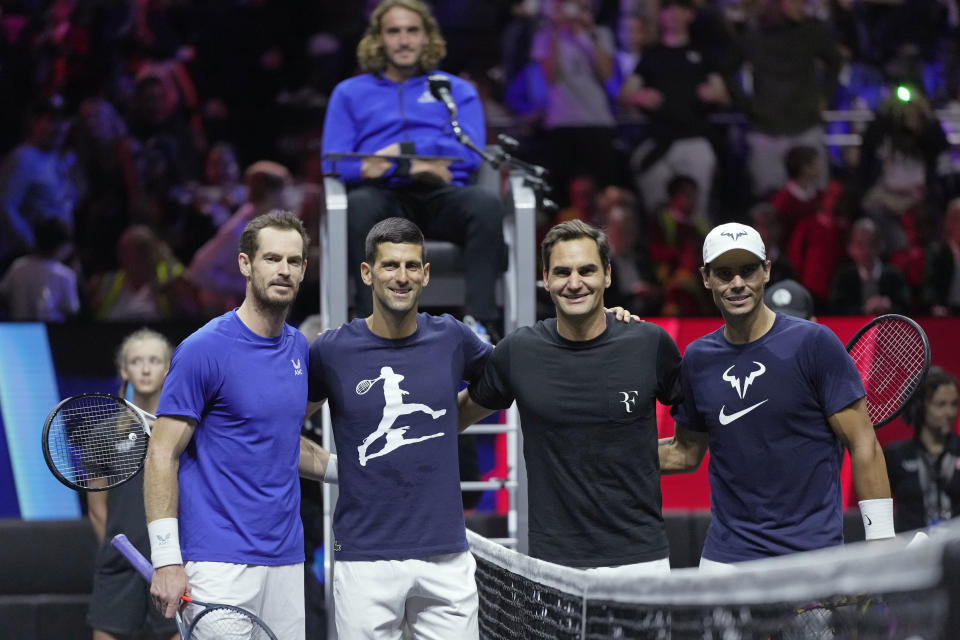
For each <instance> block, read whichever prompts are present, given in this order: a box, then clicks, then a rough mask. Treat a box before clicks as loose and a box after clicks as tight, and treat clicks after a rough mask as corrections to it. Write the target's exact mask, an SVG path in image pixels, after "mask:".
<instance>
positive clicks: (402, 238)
mask: <svg viewBox="0 0 960 640" xmlns="http://www.w3.org/2000/svg"><path fill="white" fill-rule="evenodd" d="M384 242H391V243H393V244H418V245H420V259H421V260H422V261H424V262H426V261H427V250H426V249H425V248H424V246H423V232H422V231H420V227H418V226H417V225H415V224H414V223H412V222H410V221H409V220H407V219H406V218H387V219H386V220H381V221H380V222H378V223H377V224H375V225H373V228H372V229H370V233H368V234H367V241H366V243H365V244H364V247H363V248H364V259H365V260H366V262H367V264H369V265H371V266H373V263H374V262H376V260H377V249H379V247H380V245H381V244H383V243H384Z"/></svg>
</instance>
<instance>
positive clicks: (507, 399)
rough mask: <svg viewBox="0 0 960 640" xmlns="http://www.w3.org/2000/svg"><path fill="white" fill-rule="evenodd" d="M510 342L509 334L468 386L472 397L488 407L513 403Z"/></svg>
mask: <svg viewBox="0 0 960 640" xmlns="http://www.w3.org/2000/svg"><path fill="white" fill-rule="evenodd" d="M510 343H511V337H510V336H507V337H506V338H504V339H503V340H501V341H500V343H499V344H498V345H497V347H496V348H495V349H494V350H493V353H491V354H490V357H489V358H487V362H486V365H484V367H483V371H482V373H481V375H480V378H479V379H478V380H477V381H476V382H475V383H473V384H471V385H470V386H469V387H468V392H469V393H470V398H471V399H473V401H474V402H476V403H477V404H479V405H480V406H481V407H486V408H487V409H506V408H507V407H509V406H510V405H511V404H513V399H514V393H513V389H512V388H511V386H510V378H509V370H510Z"/></svg>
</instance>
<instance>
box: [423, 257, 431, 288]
mask: <svg viewBox="0 0 960 640" xmlns="http://www.w3.org/2000/svg"><path fill="white" fill-rule="evenodd" d="M428 284H430V263H429V262H428V263H426V264H424V265H423V286H427V285H428Z"/></svg>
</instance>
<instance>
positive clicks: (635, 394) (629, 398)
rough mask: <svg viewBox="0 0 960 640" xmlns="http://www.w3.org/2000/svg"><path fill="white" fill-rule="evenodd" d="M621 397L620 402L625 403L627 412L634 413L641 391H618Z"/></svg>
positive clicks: (624, 406)
mask: <svg viewBox="0 0 960 640" xmlns="http://www.w3.org/2000/svg"><path fill="white" fill-rule="evenodd" d="M617 393H619V394H620V396H621V399H620V402H621V403H623V408H624V409H626V410H627V413H633V411H634V409H636V408H637V400H639V399H640V392H639V391H635V390H634V391H618V392H617Z"/></svg>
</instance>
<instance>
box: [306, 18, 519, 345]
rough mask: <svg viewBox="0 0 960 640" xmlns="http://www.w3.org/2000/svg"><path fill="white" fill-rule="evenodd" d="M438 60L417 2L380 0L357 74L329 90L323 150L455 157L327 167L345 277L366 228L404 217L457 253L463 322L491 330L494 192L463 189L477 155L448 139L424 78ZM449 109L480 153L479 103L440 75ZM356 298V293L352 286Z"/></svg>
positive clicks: (444, 115)
mask: <svg viewBox="0 0 960 640" xmlns="http://www.w3.org/2000/svg"><path fill="white" fill-rule="evenodd" d="M445 54H446V45H445V43H444V40H443V37H442V36H441V34H440V31H439V27H438V26H437V22H436V20H435V19H434V18H433V16H432V15H431V14H430V10H429V9H428V8H427V6H426V5H425V4H424V3H423V2H421V1H420V0H383V1H382V2H380V4H379V5H378V6H377V8H376V9H374V11H373V14H372V15H371V18H370V24H369V26H368V27H367V32H366V35H365V36H364V38H363V39H362V40H361V41H360V44H359V45H358V47H357V59H358V62H359V64H360V67H361V68H362V69H363V70H364V71H366V72H367V73H364V74H362V75H359V76H356V77H353V78H349V79H347V80H344V81H343V82H341V83H340V84H338V85H337V87H336V88H335V89H334V91H333V93H332V95H331V96H330V103H329V105H328V106H327V113H326V120H325V122H324V127H323V153H324V154H330V153H337V152H365V153H370V154H376V155H380V156H392V155H396V154H398V153H404V154H408V153H413V154H417V155H420V156H431V157H437V156H440V157H444V156H445V157H454V158H457V159H456V160H442V159H413V160H394V159H390V158H386V157H385V158H376V157H367V158H363V159H360V158H343V159H340V160H337V161H336V162H330V161H325V162H324V170H325V171H328V172H336V173H338V174H339V175H340V178H341V179H342V180H344V182H346V184H347V185H348V188H349V193H348V201H347V214H348V220H349V247H348V256H349V262H350V265H351V267H350V271H351V272H353V271H355V269H356V267H357V266H359V264H360V263H361V262H363V259H364V258H363V255H362V249H363V246H364V239H365V238H366V235H367V233H368V232H369V231H370V229H371V228H372V227H373V225H374V224H376V223H377V222H379V221H380V220H384V219H386V218H389V217H393V216H402V217H405V218H408V219H410V220H412V221H413V222H415V223H416V224H417V225H418V226H420V227H421V228H422V229H423V230H424V232H425V235H426V236H428V237H431V238H436V239H440V240H447V241H449V242H454V243H456V244H458V245H460V246H462V247H463V250H464V272H465V277H466V292H467V293H466V314H467V316H470V318H465V320H466V321H467V324H471V322H470V320H471V319H472V320H474V321H476V322H478V323H480V324H481V325H484V326H485V327H486V331H487V332H490V331H491V330H495V327H496V325H497V320H498V318H499V313H498V311H497V306H496V300H495V295H494V291H495V286H496V281H497V279H498V278H499V275H500V272H501V271H502V270H503V267H504V266H505V257H506V249H505V247H504V242H503V231H502V213H501V210H500V202H499V198H498V197H497V194H495V193H492V192H490V191H489V190H486V189H483V188H481V187H478V186H475V185H471V184H470V179H471V176H472V174H473V173H474V172H475V171H476V169H477V168H478V167H479V166H480V162H481V158H480V156H479V155H477V154H476V153H475V152H473V151H471V150H470V149H468V148H467V147H465V146H463V145H462V144H461V143H460V142H459V141H458V140H457V137H456V136H455V135H454V132H453V128H452V127H451V125H450V117H449V114H448V111H447V108H446V106H444V104H443V103H442V102H440V101H439V100H437V99H436V98H434V97H433V95H431V92H430V88H429V85H428V82H427V75H428V74H430V73H432V72H435V69H436V67H437V65H438V63H439V62H440V60H441V59H442V58H443V56H444V55H445ZM443 75H444V76H446V77H447V79H449V81H450V93H451V96H452V98H453V101H454V102H455V103H456V105H457V110H458V122H459V124H460V125H461V128H462V129H463V131H464V133H466V134H467V135H468V136H469V137H470V139H471V140H472V141H473V142H474V143H475V144H476V145H477V146H478V147H480V148H482V147H483V145H484V144H485V138H486V132H485V124H484V118H483V107H482V105H481V103H480V98H479V97H478V96H477V92H476V91H475V90H474V88H473V87H472V86H471V85H470V84H469V83H467V82H465V81H463V80H461V79H460V78H457V77H455V76H451V75H449V74H443ZM356 291H357V293H358V294H361V293H363V291H364V287H362V286H357V287H356ZM362 298H364V296H362V295H357V296H355V299H354V307H355V311H356V312H357V314H358V315H361V316H362V315H368V314H369V312H370V308H369V307H370V300H369V296H366V299H362Z"/></svg>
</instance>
